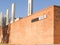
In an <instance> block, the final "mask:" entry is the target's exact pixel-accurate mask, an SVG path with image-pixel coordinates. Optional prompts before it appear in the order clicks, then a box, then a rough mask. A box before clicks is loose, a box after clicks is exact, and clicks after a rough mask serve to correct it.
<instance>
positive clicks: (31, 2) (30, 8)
mask: <svg viewBox="0 0 60 45" xmlns="http://www.w3.org/2000/svg"><path fill="white" fill-rule="evenodd" d="M32 13H33V0H28V16H29V15H31V14H32Z"/></svg>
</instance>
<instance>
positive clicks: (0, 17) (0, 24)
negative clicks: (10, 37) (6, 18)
mask: <svg viewBox="0 0 60 45" xmlns="http://www.w3.org/2000/svg"><path fill="white" fill-rule="evenodd" d="M2 24H3V17H2V12H1V13H0V26H2Z"/></svg>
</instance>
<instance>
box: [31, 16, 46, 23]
mask: <svg viewBox="0 0 60 45" xmlns="http://www.w3.org/2000/svg"><path fill="white" fill-rule="evenodd" d="M45 18H47V16H46V15H43V16H40V17H37V18H35V19H33V20H32V21H31V22H36V21H39V20H43V19H45Z"/></svg>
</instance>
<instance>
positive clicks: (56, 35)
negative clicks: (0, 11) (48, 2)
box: [8, 6, 60, 44]
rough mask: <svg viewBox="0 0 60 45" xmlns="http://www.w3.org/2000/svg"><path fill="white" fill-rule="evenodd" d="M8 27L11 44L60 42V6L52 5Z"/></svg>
mask: <svg viewBox="0 0 60 45" xmlns="http://www.w3.org/2000/svg"><path fill="white" fill-rule="evenodd" d="M8 28H9V31H8V32H9V43H10V44H60V6H50V7H48V8H46V9H43V10H41V11H39V12H36V13H34V14H32V15H30V16H27V17H25V18H23V19H20V20H18V21H16V22H14V23H11V24H9V25H8Z"/></svg>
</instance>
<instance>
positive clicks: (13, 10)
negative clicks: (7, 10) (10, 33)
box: [12, 3, 15, 22]
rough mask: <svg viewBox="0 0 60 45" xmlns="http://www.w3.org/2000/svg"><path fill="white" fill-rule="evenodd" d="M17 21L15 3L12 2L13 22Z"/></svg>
mask: <svg viewBox="0 0 60 45" xmlns="http://www.w3.org/2000/svg"><path fill="white" fill-rule="evenodd" d="M14 21H15V3H13V4H12V22H14Z"/></svg>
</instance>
